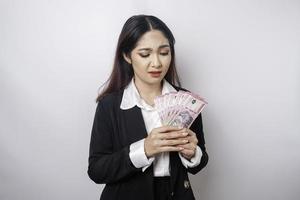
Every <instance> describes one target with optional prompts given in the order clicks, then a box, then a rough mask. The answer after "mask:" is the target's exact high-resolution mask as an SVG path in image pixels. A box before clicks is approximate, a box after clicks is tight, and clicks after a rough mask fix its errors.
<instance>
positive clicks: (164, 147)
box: [158, 146, 183, 152]
mask: <svg viewBox="0 0 300 200" xmlns="http://www.w3.org/2000/svg"><path fill="white" fill-rule="evenodd" d="M182 150H183V148H182V147H176V146H163V147H160V148H159V149H158V151H159V152H170V151H178V152H179V151H182Z"/></svg>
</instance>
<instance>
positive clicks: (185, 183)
mask: <svg viewBox="0 0 300 200" xmlns="http://www.w3.org/2000/svg"><path fill="white" fill-rule="evenodd" d="M183 185H184V187H185V188H186V189H189V187H190V182H189V181H187V180H185V181H184V182H183Z"/></svg>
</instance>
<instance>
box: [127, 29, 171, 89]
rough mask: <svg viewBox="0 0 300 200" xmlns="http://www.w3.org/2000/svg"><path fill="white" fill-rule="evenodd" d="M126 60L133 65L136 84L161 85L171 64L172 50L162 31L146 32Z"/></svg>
mask: <svg viewBox="0 0 300 200" xmlns="http://www.w3.org/2000/svg"><path fill="white" fill-rule="evenodd" d="M123 56H124V59H125V60H126V61H127V62H128V63H130V64H132V67H133V71H134V78H135V83H136V84H147V85H154V84H160V83H161V81H162V79H163V78H164V76H165V75H166V73H167V71H168V69H169V66H170V63H171V48H170V45H169V41H168V39H167V38H166V37H165V36H164V35H163V33H162V32H161V31H158V30H151V31H148V32H146V33H145V34H144V35H143V36H142V37H141V38H140V39H139V41H138V42H137V46H136V47H135V48H134V49H133V50H132V51H131V55H130V57H127V56H126V55H125V54H124V55H123Z"/></svg>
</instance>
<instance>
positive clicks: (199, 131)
mask: <svg viewBox="0 0 300 200" xmlns="http://www.w3.org/2000/svg"><path fill="white" fill-rule="evenodd" d="M190 129H191V130H192V131H194V132H195V133H196V135H197V139H198V146H199V147H200V149H201V151H202V157H201V161H200V164H199V165H197V166H195V167H192V168H187V170H188V172H190V173H192V174H196V173H198V172H199V171H200V170H201V169H203V168H204V167H205V166H206V165H207V162H208V154H207V152H206V148H205V139H204V133H203V125H202V115H201V113H200V114H199V115H198V117H197V118H196V119H195V121H194V122H193V124H192V125H191V127H190Z"/></svg>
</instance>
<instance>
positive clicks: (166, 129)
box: [157, 125, 182, 133]
mask: <svg viewBox="0 0 300 200" xmlns="http://www.w3.org/2000/svg"><path fill="white" fill-rule="evenodd" d="M181 129H182V128H181V127H178V126H169V125H165V126H161V127H158V128H157V131H158V132H160V133H164V132H169V131H179V130H181Z"/></svg>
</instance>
